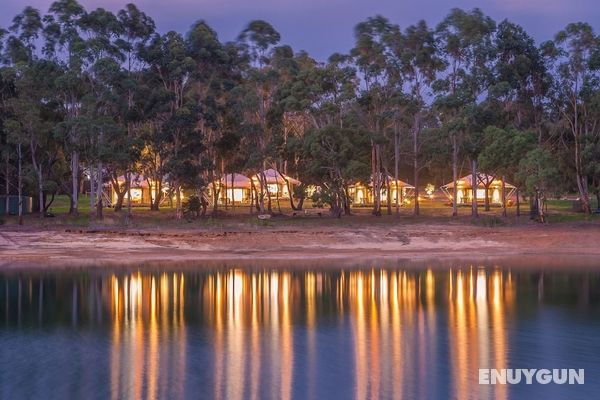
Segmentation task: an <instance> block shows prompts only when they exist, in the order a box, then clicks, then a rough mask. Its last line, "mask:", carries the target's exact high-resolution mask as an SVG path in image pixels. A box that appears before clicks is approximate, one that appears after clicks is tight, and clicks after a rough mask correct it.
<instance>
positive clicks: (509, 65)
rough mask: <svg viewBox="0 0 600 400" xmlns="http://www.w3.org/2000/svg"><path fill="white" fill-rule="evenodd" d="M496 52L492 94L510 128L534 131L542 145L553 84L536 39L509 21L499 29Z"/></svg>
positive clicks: (495, 42)
mask: <svg viewBox="0 0 600 400" xmlns="http://www.w3.org/2000/svg"><path fill="white" fill-rule="evenodd" d="M494 48H495V49H496V57H495V62H494V66H493V73H494V76H493V85H492V87H491V89H490V94H491V95H492V96H495V97H496V98H498V100H499V101H500V102H501V103H502V105H503V112H504V114H505V115H506V124H507V125H511V126H514V127H516V128H517V129H533V130H535V132H536V133H537V137H538V143H541V142H542V139H543V137H544V135H543V133H544V122H545V121H544V119H545V118H546V115H545V110H544V108H545V106H546V104H545V103H546V96H547V94H548V90H549V88H550V85H551V83H552V79H551V76H550V75H549V74H548V71H547V65H546V60H545V58H544V57H543V54H542V52H541V51H540V48H538V47H537V46H536V45H535V41H534V40H533V38H531V37H530V36H529V35H528V34H527V32H526V31H525V30H524V29H523V28H522V27H521V26H519V25H516V24H514V23H511V22H509V21H507V20H504V21H502V22H501V23H500V24H499V25H498V28H497V30H496V34H495V37H494Z"/></svg>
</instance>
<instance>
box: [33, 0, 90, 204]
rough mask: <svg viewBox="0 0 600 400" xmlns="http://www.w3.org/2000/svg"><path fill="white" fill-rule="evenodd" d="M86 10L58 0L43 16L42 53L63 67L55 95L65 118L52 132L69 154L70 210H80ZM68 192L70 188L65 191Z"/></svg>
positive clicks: (65, 0) (75, 4) (70, 0)
mask: <svg viewBox="0 0 600 400" xmlns="http://www.w3.org/2000/svg"><path fill="white" fill-rule="evenodd" d="M85 14H86V11H85V9H84V8H83V6H81V5H80V4H79V3H78V2H77V1H76V0H58V1H55V2H54V3H52V4H51V5H50V9H49V14H47V15H46V16H45V17H44V22H45V27H44V37H45V41H46V44H45V52H46V54H47V56H48V57H50V58H52V59H55V60H56V62H58V63H60V64H61V65H62V68H63V73H62V74H61V75H60V76H59V77H57V79H56V86H55V94H56V96H57V97H58V99H59V101H60V104H61V105H62V107H63V115H64V121H63V122H62V123H60V124H57V126H56V128H55V131H56V134H57V136H59V137H61V138H62V140H63V143H64V145H65V148H66V151H67V152H68V153H69V155H70V169H71V188H70V194H69V198H70V207H69V213H70V214H73V215H77V214H78V212H79V182H80V163H81V152H82V151H83V148H82V141H83V136H82V132H80V131H78V130H77V126H80V125H81V122H82V121H80V120H79V119H80V117H81V108H82V99H83V97H84V95H85V93H86V91H87V88H88V87H89V86H88V85H87V82H86V80H85V76H84V73H85V71H84V62H85V56H86V43H85V41H84V39H83V37H82V36H81V35H82V30H81V26H80V22H81V18H82V17H83V16H84V15H85ZM67 193H69V191H67Z"/></svg>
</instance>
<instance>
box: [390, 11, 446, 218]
mask: <svg viewBox="0 0 600 400" xmlns="http://www.w3.org/2000/svg"><path fill="white" fill-rule="evenodd" d="M392 51H393V53H394V55H395V57H396V58H397V59H398V60H400V61H401V63H400V65H399V67H400V71H401V73H402V77H403V81H404V85H405V86H406V88H407V92H408V95H409V96H410V103H411V115H412V120H413V121H412V129H411V131H412V158H413V163H412V164H413V165H412V166H413V174H414V178H413V180H414V182H413V185H414V186H415V201H414V211H413V212H414V214H415V215H419V172H420V170H421V168H422V166H420V165H419V153H420V142H419V136H420V134H421V131H422V129H423V114H424V110H425V109H426V107H427V99H428V98H429V97H430V96H431V95H432V92H431V91H432V85H433V83H434V82H435V80H436V77H437V74H438V73H439V72H440V71H442V70H443V68H444V66H445V64H444V60H443V59H442V58H440V57H439V54H438V49H437V45H436V41H435V36H434V32H433V31H432V30H431V29H430V28H429V27H428V26H427V23H426V22H425V21H420V22H419V23H417V24H416V25H412V26H409V27H408V28H406V30H405V31H404V34H403V35H401V36H400V35H398V34H396V35H395V40H394V41H393V43H392Z"/></svg>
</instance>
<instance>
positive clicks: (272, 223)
mask: <svg viewBox="0 0 600 400" xmlns="http://www.w3.org/2000/svg"><path fill="white" fill-rule="evenodd" d="M592 203H593V204H592V206H593V208H594V209H596V208H597V204H596V201H595V199H594V201H593V202H592ZM307 207H310V204H309V205H306V207H305V208H307ZM280 208H281V215H276V216H274V217H273V218H271V219H269V220H264V221H263V220H259V219H257V218H256V214H250V208H249V206H236V207H235V209H232V207H231V206H230V207H228V208H227V209H225V208H224V207H221V208H220V212H219V214H218V216H212V215H210V214H211V213H210V211H211V210H210V209H209V210H208V214H209V215H207V216H206V217H204V218H199V219H195V220H190V219H185V218H184V219H182V220H176V219H175V218H174V212H175V210H174V209H173V208H170V207H168V206H165V207H162V208H161V209H160V211H150V210H149V209H148V208H147V207H134V208H133V211H132V219H131V220H129V221H127V218H126V216H127V212H126V210H125V209H124V210H122V211H121V212H118V213H117V212H114V210H113V209H111V208H106V209H105V210H104V219H103V220H101V221H98V220H96V219H95V218H94V217H93V216H92V213H91V212H90V201H89V196H86V195H82V196H80V197H79V215H78V216H71V215H69V214H68V213H69V198H68V197H67V196H56V198H55V199H54V202H53V203H52V205H51V207H50V208H49V212H50V213H52V214H54V215H55V217H53V218H44V219H40V218H39V217H38V216H37V214H35V213H34V214H32V215H27V216H26V217H25V225H37V226H41V227H56V226H65V227H66V226H75V227H88V228H93V227H99V228H100V227H114V228H124V227H129V228H156V229H159V228H183V229H185V228H190V229H193V228H205V229H226V228H231V229H235V228H246V229H247V228H251V229H252V228H256V229H259V228H261V227H286V226H290V227H292V226H296V227H302V226H307V227H308V226H312V227H314V226H346V227H348V226H350V227H351V226H361V225H365V224H369V225H380V224H381V225H385V224H397V223H399V222H400V223H404V224H406V223H436V224H444V223H447V224H457V223H458V224H461V223H462V224H475V225H480V226H488V227H495V226H505V225H516V224H523V223H528V222H529V218H528V216H529V204H528V203H522V204H521V217H520V218H517V217H516V207H515V206H512V207H510V208H509V209H508V218H503V217H502V214H501V212H502V211H501V209H500V208H499V207H491V209H490V211H485V210H484V208H483V206H481V207H480V208H479V218H477V219H472V218H471V209H470V207H460V208H459V217H458V218H453V217H452V216H451V215H452V208H451V207H450V206H449V205H448V204H445V203H444V202H442V201H436V200H422V201H421V204H420V211H421V213H420V214H421V215H419V216H414V215H413V209H412V206H408V207H402V208H401V209H400V219H398V218H397V217H396V215H395V209H394V208H393V207H392V215H387V208H386V207H385V206H384V208H383V215H382V216H381V217H374V216H372V215H371V208H368V207H356V208H353V209H352V213H353V215H352V216H350V217H343V218H339V219H338V218H331V217H329V216H328V215H324V216H323V217H322V218H321V217H318V216H297V217H293V216H292V210H291V208H290V207H289V204H288V203H287V202H284V201H282V202H281V203H280V204H279V206H278V205H277V204H275V203H274V204H273V210H274V212H275V213H278V212H279V209H280ZM0 218H1V219H2V220H3V222H4V224H6V225H14V224H16V223H17V219H16V217H15V216H9V217H5V216H3V217H0ZM548 220H549V222H551V223H555V222H576V221H599V220H600V215H598V214H594V215H592V216H586V215H584V214H582V213H577V212H574V211H573V207H572V202H571V201H570V200H550V201H548Z"/></svg>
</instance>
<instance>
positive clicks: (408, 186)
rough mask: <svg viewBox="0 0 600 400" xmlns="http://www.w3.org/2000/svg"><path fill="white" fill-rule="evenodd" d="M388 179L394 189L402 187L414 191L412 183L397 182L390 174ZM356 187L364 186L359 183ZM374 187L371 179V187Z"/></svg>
mask: <svg viewBox="0 0 600 400" xmlns="http://www.w3.org/2000/svg"><path fill="white" fill-rule="evenodd" d="M384 177H385V175H384ZM387 177H388V179H389V181H390V186H392V187H401V188H407V189H414V188H415V187H414V186H413V185H411V184H410V183H407V182H404V181H403V180H400V179H398V180H397V181H396V180H395V179H394V177H393V176H392V175H389V174H388V176H387ZM354 186H362V183H361V182H357V183H356V184H355V185H354ZM371 186H373V179H372V178H371V179H370V180H369V187H371Z"/></svg>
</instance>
